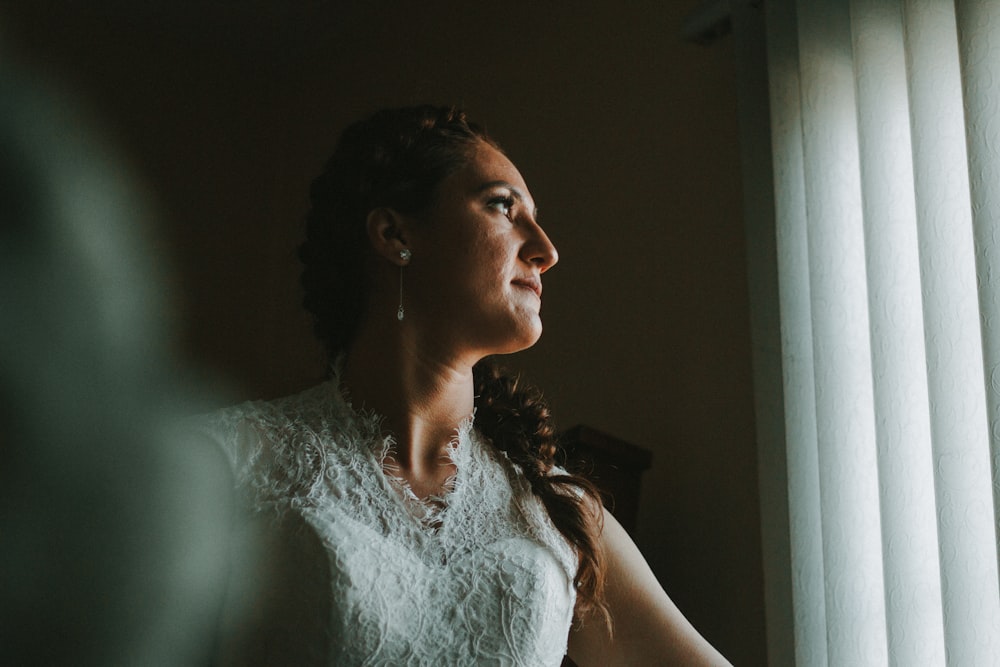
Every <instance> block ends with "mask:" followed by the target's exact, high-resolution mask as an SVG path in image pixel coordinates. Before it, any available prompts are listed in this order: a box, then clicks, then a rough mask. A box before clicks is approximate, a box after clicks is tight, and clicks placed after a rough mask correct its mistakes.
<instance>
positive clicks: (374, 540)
mask: <svg viewBox="0 0 1000 667" xmlns="http://www.w3.org/2000/svg"><path fill="white" fill-rule="evenodd" d="M204 424H205V426H204V427H205V428H206V429H207V431H208V432H209V433H210V434H211V435H212V436H213V437H214V439H216V440H217V441H219V442H220V444H221V445H222V447H223V449H224V451H225V452H226V454H227V456H228V457H229V459H230V462H231V464H232V466H233V470H234V473H235V476H236V480H237V484H238V486H239V487H240V488H241V489H242V490H244V491H245V492H246V495H247V497H248V499H249V501H250V504H251V506H252V507H253V509H254V510H255V511H256V512H264V513H265V514H273V516H275V517H280V516H281V515H283V514H287V513H289V512H294V513H297V514H298V515H299V516H301V517H302V519H304V520H305V522H306V523H307V524H308V525H309V526H311V528H312V529H313V530H314V531H315V533H316V535H317V536H318V538H319V540H320V542H321V543H322V545H323V549H324V550H325V552H326V554H327V557H328V563H329V571H330V595H331V602H332V604H331V605H330V609H331V611H330V619H329V634H330V651H329V660H328V664H331V665H531V666H542V665H552V666H555V665H559V664H560V661H561V659H562V656H563V654H564V653H565V649H566V639H567V635H568V631H569V626H570V622H571V619H572V613H573V605H574V602H575V590H574V588H573V576H574V573H575V571H576V558H575V555H574V553H573V551H572V549H571V548H570V547H569V545H568V544H567V542H566V541H565V539H564V538H563V537H562V536H561V535H560V534H559V532H558V530H557V529H556V528H555V527H554V526H553V524H552V522H551V521H550V519H549V518H548V515H547V514H546V512H545V510H544V508H543V506H542V504H541V503H540V502H539V500H538V499H537V497H536V496H534V494H532V492H531V490H530V488H529V486H528V484H527V482H526V480H525V479H524V477H523V475H522V474H521V472H520V470H519V468H518V467H517V466H516V465H515V464H513V463H512V462H510V461H509V460H508V459H507V458H506V455H505V454H502V453H499V452H498V451H497V450H496V449H495V448H493V447H492V446H491V445H490V443H489V442H488V441H486V440H485V438H484V437H482V436H481V435H480V434H479V433H478V431H477V430H476V429H475V428H474V424H473V419H472V418H471V417H470V418H469V419H467V420H465V421H464V422H463V423H462V424H461V425H460V426H459V427H458V429H457V431H456V436H455V438H454V440H453V442H452V444H451V447H450V450H449V452H450V455H451V458H452V461H453V462H454V464H455V467H456V472H455V475H454V477H453V478H452V479H451V480H450V482H449V486H448V490H447V491H446V492H445V493H444V495H443V496H441V497H438V498H435V499H432V500H431V501H424V500H420V499H418V498H417V497H416V496H415V495H414V494H413V493H412V492H411V491H410V489H409V487H408V486H407V485H406V484H405V482H403V481H402V480H400V479H398V478H395V477H393V476H392V474H391V469H389V468H387V466H386V465H385V463H386V460H387V455H388V454H390V452H391V451H392V448H393V446H394V442H393V440H392V438H391V437H387V436H384V435H383V434H382V431H381V428H380V419H379V418H378V417H377V416H375V415H372V414H366V413H363V412H355V411H354V410H353V409H352V407H351V406H350V404H349V403H348V402H347V401H346V400H345V399H344V398H343V397H342V396H341V394H340V392H339V390H338V388H337V384H336V382H335V381H331V382H327V383H325V384H322V385H319V386H317V387H314V388H313V389H310V390H307V391H305V392H303V393H301V394H298V395H296V396H292V397H289V398H285V399H280V400H277V401H271V402H252V403H246V404H243V405H240V406H236V407H233V408H228V409H226V410H223V411H220V412H218V413H216V414H214V415H212V416H211V417H210V418H209V419H208V420H207V421H205V422H204ZM388 460H392V457H389V458H388Z"/></svg>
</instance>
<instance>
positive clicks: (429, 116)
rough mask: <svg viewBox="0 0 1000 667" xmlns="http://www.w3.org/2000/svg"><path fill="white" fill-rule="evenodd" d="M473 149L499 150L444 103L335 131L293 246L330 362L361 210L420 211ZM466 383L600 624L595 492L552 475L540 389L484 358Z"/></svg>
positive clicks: (355, 269)
mask: <svg viewBox="0 0 1000 667" xmlns="http://www.w3.org/2000/svg"><path fill="white" fill-rule="evenodd" d="M480 143H486V144H488V145H490V146H493V147H494V148H497V149H498V150H499V146H498V145H497V144H496V142H494V141H493V140H492V139H491V138H490V137H489V136H488V135H487V134H486V132H485V131H484V130H483V129H482V128H481V127H479V126H478V125H476V124H475V123H473V122H471V121H469V120H468V119H467V118H466V116H465V113H464V112H462V111H461V110H459V109H456V108H454V107H434V106H416V107H406V108H400V109H386V110H382V111H379V112H376V113H375V114H373V115H372V116H370V117H368V118H367V119H364V120H362V121H359V122H356V123H354V124H352V125H350V126H349V127H347V129H346V130H344V132H343V134H342V135H341V137H340V140H339V142H338V144H337V147H336V149H335V150H334V153H333V155H332V156H331V157H330V159H329V160H328V161H327V163H326V165H325V167H324V169H323V172H322V173H321V174H320V175H319V176H318V177H317V178H316V179H315V180H314V181H313V183H312V186H311V188H310V203H311V207H310V210H309V213H308V214H307V216H306V238H305V241H303V243H302V244H301V245H300V246H299V249H298V255H299V259H300V260H301V261H302V264H303V269H302V274H301V278H300V282H301V285H302V288H303V292H304V297H303V305H304V306H305V308H306V309H307V310H308V311H309V312H310V313H311V314H312V319H313V325H314V329H315V332H316V335H317V336H318V338H319V339H320V341H321V342H322V343H323V344H324V346H325V347H326V350H327V353H328V354H329V355H330V357H331V358H337V357H338V356H339V355H340V354H341V353H343V352H344V351H346V350H347V349H348V348H349V346H350V344H351V342H352V340H353V337H354V335H355V332H356V330H357V326H358V323H359V321H360V319H361V317H362V315H363V310H364V306H365V297H366V295H367V294H368V290H369V288H370V285H369V284H368V279H367V276H366V271H365V266H364V262H365V256H366V253H365V252H364V249H365V247H366V244H367V243H368V239H367V234H366V228H365V219H366V217H367V215H368V213H369V212H370V211H372V210H373V209H375V208H378V207H381V206H386V207H390V208H393V209H395V210H396V211H398V212H399V213H401V214H403V215H411V216H418V215H419V214H421V213H423V212H425V211H426V210H427V209H428V208H429V206H430V204H431V203H432V199H433V196H434V194H435V191H436V188H437V185H438V184H439V183H440V182H441V181H442V180H444V178H445V177H446V176H448V175H449V174H450V173H452V172H454V171H455V170H456V169H458V168H460V167H461V166H462V165H463V164H465V163H466V161H467V160H469V158H470V157H471V155H472V153H473V151H474V150H475V148H476V146H477V145H478V144H480ZM473 377H474V382H475V395H476V399H475V406H476V426H477V428H478V429H479V431H480V432H481V433H482V434H483V435H484V436H485V437H486V438H487V439H488V440H489V441H490V442H491V443H492V445H493V446H494V447H496V448H497V449H498V450H500V451H502V452H505V453H506V454H507V456H508V458H509V459H510V460H511V461H513V462H514V463H515V464H516V465H517V466H518V467H519V468H520V469H521V471H522V473H523V474H524V476H525V478H526V479H527V481H528V483H529V484H530V485H531V490H532V492H533V493H534V494H535V495H536V496H537V497H538V498H539V499H540V500H541V502H542V504H543V505H544V506H545V509H546V511H547V512H548V515H549V517H550V519H551V520H552V522H553V524H554V525H555V526H556V528H557V529H558V530H559V532H560V533H561V534H562V535H563V537H564V538H565V539H566V540H567V541H568V542H569V544H570V545H571V546H572V547H573V549H574V551H575V552H576V554H577V559H578V568H577V573H576V576H575V579H574V583H575V585H576V589H577V594H578V599H579V604H578V608H577V610H578V612H587V611H591V610H595V611H598V612H599V613H600V614H601V615H603V616H604V618H605V619H607V618H608V614H607V608H606V606H605V602H604V593H603V591H604V572H603V567H602V564H603V561H602V556H601V550H600V546H599V542H598V536H599V534H600V529H601V524H600V520H601V514H600V512H599V511H598V509H597V508H599V507H600V500H599V498H600V496H599V493H598V491H597V489H596V488H595V487H594V486H593V485H592V484H591V483H590V482H589V481H588V480H586V479H585V478H582V477H579V476H576V475H571V474H563V473H561V472H560V473H559V474H556V473H553V466H554V465H555V458H556V454H557V452H558V444H557V437H556V432H555V428H554V426H553V424H552V421H551V418H550V414H549V409H548V406H547V405H546V404H545V402H544V401H543V400H542V397H541V394H540V392H538V391H537V390H536V389H535V388H533V387H530V386H528V385H526V384H525V383H522V382H521V381H520V380H519V379H518V378H517V377H515V376H511V375H509V374H507V373H506V372H504V371H503V370H502V369H501V368H500V367H499V366H498V365H497V364H496V363H495V362H494V361H493V360H492V359H491V358H486V359H483V360H481V361H480V362H479V363H477V364H476V365H475V366H474V367H473Z"/></svg>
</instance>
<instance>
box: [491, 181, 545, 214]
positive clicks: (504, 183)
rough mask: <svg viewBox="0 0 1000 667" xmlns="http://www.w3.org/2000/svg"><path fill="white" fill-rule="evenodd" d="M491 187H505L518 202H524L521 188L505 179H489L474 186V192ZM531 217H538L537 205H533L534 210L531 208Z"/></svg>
mask: <svg viewBox="0 0 1000 667" xmlns="http://www.w3.org/2000/svg"><path fill="white" fill-rule="evenodd" d="M492 188H507V189H508V190H510V192H511V194H512V195H513V196H514V199H516V200H518V201H519V202H524V200H525V196H524V193H523V192H521V189H520V188H518V187H517V186H516V185H513V184H511V183H508V182H507V181H489V182H487V183H483V184H482V185H480V186H479V187H478V188H476V192H477V193H479V192H485V191H486V190H490V189H492ZM531 217H533V218H536V219H537V218H538V207H537V206H536V207H535V210H533V211H532V212H531Z"/></svg>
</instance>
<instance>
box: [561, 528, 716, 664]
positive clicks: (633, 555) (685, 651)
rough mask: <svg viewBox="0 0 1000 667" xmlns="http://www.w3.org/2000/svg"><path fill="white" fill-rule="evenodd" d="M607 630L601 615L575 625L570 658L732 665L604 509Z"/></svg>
mask: <svg viewBox="0 0 1000 667" xmlns="http://www.w3.org/2000/svg"><path fill="white" fill-rule="evenodd" d="M602 511H603V513H604V529H603V532H602V534H601V546H602V548H603V549H604V557H605V567H606V572H607V584H606V589H605V590H606V593H607V602H608V609H609V610H610V611H611V618H612V619H613V629H612V632H611V633H609V632H608V628H607V627H606V625H605V623H604V621H603V619H601V618H599V616H598V615H596V614H591V615H589V616H585V617H584V618H583V623H582V624H579V623H577V624H575V626H578V627H574V629H573V630H572V631H571V632H570V637H569V656H570V658H572V659H573V661H574V662H576V663H577V664H578V665H580V666H581V667H587V666H588V665H595V666H601V667H604V666H611V665H633V666H634V665H685V666H687V665H712V666H716V665H729V664H730V663H729V661H728V660H726V659H725V658H724V657H723V656H722V654H721V653H719V652H718V651H716V650H715V649H714V648H713V647H712V645H711V644H709V643H708V642H707V641H706V640H705V638H704V637H702V636H701V635H700V634H698V631H697V630H695V629H694V626H693V625H691V623H689V622H688V620H687V619H686V618H684V615H683V614H681V612H680V610H679V609H678V608H677V606H676V605H675V604H674V603H673V602H672V601H671V599H670V598H669V597H668V596H667V594H666V592H665V591H664V590H663V587H662V586H660V583H659V582H658V581H657V580H656V577H655V576H653V572H652V570H650V569H649V565H647V564H646V560H645V559H644V558H643V557H642V554H641V553H639V549H638V548H637V547H636V546H635V543H634V542H632V538H630V537H629V536H628V533H626V532H625V529H624V528H622V527H621V524H619V523H618V521H616V520H615V518H614V517H612V516H611V514H610V513H608V511H607V510H603V509H602Z"/></svg>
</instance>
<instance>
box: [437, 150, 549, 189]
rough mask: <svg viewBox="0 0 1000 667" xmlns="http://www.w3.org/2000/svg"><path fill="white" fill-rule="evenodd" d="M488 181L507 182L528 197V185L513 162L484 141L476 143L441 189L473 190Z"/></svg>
mask: <svg viewBox="0 0 1000 667" xmlns="http://www.w3.org/2000/svg"><path fill="white" fill-rule="evenodd" d="M489 183H498V184H499V183H506V184H509V185H510V186H513V187H514V188H517V189H518V190H519V191H520V193H521V194H522V196H524V197H530V195H529V194H528V186H527V185H526V184H525V182H524V178H523V177H522V176H521V172H519V171H518V170H517V167H515V166H514V163H513V162H511V161H510V159H509V158H508V157H507V156H506V155H504V154H503V153H501V152H500V151H499V150H497V149H496V148H494V147H493V146H490V145H489V144H487V143H485V142H479V143H477V144H476V145H475V148H473V150H472V154H471V156H470V157H469V159H468V161H466V163H465V164H464V165H462V166H461V167H459V168H458V169H457V170H455V171H454V172H453V173H452V174H450V175H449V176H448V177H447V178H446V179H445V180H444V181H443V182H442V184H441V185H442V189H450V188H455V189H457V190H461V191H466V192H474V191H478V190H480V189H481V188H482V187H483V186H484V185H486V184H489ZM456 194H457V193H456Z"/></svg>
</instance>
